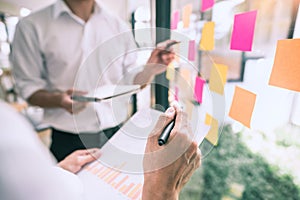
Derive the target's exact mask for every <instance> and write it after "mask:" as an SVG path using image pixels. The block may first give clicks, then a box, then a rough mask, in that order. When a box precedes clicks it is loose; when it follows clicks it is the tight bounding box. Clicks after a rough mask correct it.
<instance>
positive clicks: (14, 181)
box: [0, 102, 83, 200]
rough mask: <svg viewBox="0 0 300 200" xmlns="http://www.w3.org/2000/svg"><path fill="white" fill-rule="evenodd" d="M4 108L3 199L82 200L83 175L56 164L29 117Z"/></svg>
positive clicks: (1, 117)
mask: <svg viewBox="0 0 300 200" xmlns="http://www.w3.org/2000/svg"><path fill="white" fill-rule="evenodd" d="M0 110H1V112H0V121H1V124H0V129H1V133H0V135H1V140H0V158H1V166H0V177H1V184H0V199H6V200H28V199H30V200H41V199H42V200H54V199H55V200H66V199H72V200H82V199H83V186H82V183H81V181H80V180H79V178H78V177H77V176H76V175H74V174H72V173H70V172H67V171H65V170H63V169H60V168H58V167H56V166H55V164H54V162H53V160H51V159H50V157H49V151H47V149H46V148H45V147H44V146H43V144H41V142H40V140H39V138H38V137H37V136H36V134H35V132H34V131H33V129H32V128H31V127H30V125H29V124H28V123H27V121H26V120H25V119H23V118H22V117H21V116H20V115H19V114H18V113H16V112H14V111H12V109H10V108H9V107H7V106H5V105H4V104H3V103H1V102H0Z"/></svg>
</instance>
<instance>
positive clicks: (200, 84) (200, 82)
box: [194, 76, 205, 103]
mask: <svg viewBox="0 0 300 200" xmlns="http://www.w3.org/2000/svg"><path fill="white" fill-rule="evenodd" d="M204 84H205V80H204V79H202V78H201V77H198V76H197V77H196V83H195V88H194V94H195V98H196V101H197V102H198V103H202V94H203V88H204Z"/></svg>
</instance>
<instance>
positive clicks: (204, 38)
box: [199, 22, 215, 51]
mask: <svg viewBox="0 0 300 200" xmlns="http://www.w3.org/2000/svg"><path fill="white" fill-rule="evenodd" d="M214 33H215V23H214V22H206V23H205V24H204V26H203V29H202V35H201V40H200V45H199V49H200V50H205V51H211V50H213V49H214V47H215V36H214Z"/></svg>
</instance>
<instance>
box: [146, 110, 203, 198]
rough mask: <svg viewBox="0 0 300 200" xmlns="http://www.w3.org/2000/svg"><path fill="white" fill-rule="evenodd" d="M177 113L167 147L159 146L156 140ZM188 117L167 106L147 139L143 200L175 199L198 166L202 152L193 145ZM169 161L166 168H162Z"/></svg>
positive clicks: (195, 144)
mask: <svg viewBox="0 0 300 200" xmlns="http://www.w3.org/2000/svg"><path fill="white" fill-rule="evenodd" d="M175 114H176V119H175V126H174V128H173V130H172V131H171V134H170V137H169V140H168V142H167V144H166V145H163V146H159V145H158V142H157V140H158V137H159V135H160V133H161V132H162V130H163V128H164V127H165V126H166V124H168V123H169V122H170V121H171V120H172V119H173V118H174V117H175ZM191 136H192V132H191V127H190V125H189V123H188V119H187V114H186V113H184V112H183V111H182V110H181V109H180V108H179V107H176V106H175V107H170V108H169V109H168V110H167V111H166V113H165V114H163V115H162V116H160V118H159V120H158V123H157V124H156V127H155V128H154V130H153V132H152V133H151V135H150V136H149V138H148V140H147V145H146V149H145V156H144V161H143V167H144V170H145V173H144V187H143V198H142V199H143V200H148V199H156V200H163V199H164V200H166V199H170V200H176V199H178V197H179V193H180V191H181V189H182V187H183V186H184V185H185V184H186V183H187V182H188V180H189V179H190V177H191V176H192V174H193V173H194V171H195V170H196V169H197V168H198V167H199V166H200V162H201V156H200V155H201V153H200V150H199V148H198V145H197V143H196V142H193V141H192V140H191V139H190V137H191ZM169 158H170V159H171V160H170V161H171V162H169V163H168V165H162V163H163V162H166V161H165V160H168V159H169Z"/></svg>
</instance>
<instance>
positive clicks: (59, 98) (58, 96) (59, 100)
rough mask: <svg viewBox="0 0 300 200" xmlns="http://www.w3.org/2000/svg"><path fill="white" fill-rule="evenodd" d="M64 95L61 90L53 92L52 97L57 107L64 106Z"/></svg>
mask: <svg viewBox="0 0 300 200" xmlns="http://www.w3.org/2000/svg"><path fill="white" fill-rule="evenodd" d="M64 95H65V93H63V92H54V93H53V99H54V101H55V104H56V106H57V107H59V108H64V103H63V99H64Z"/></svg>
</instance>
